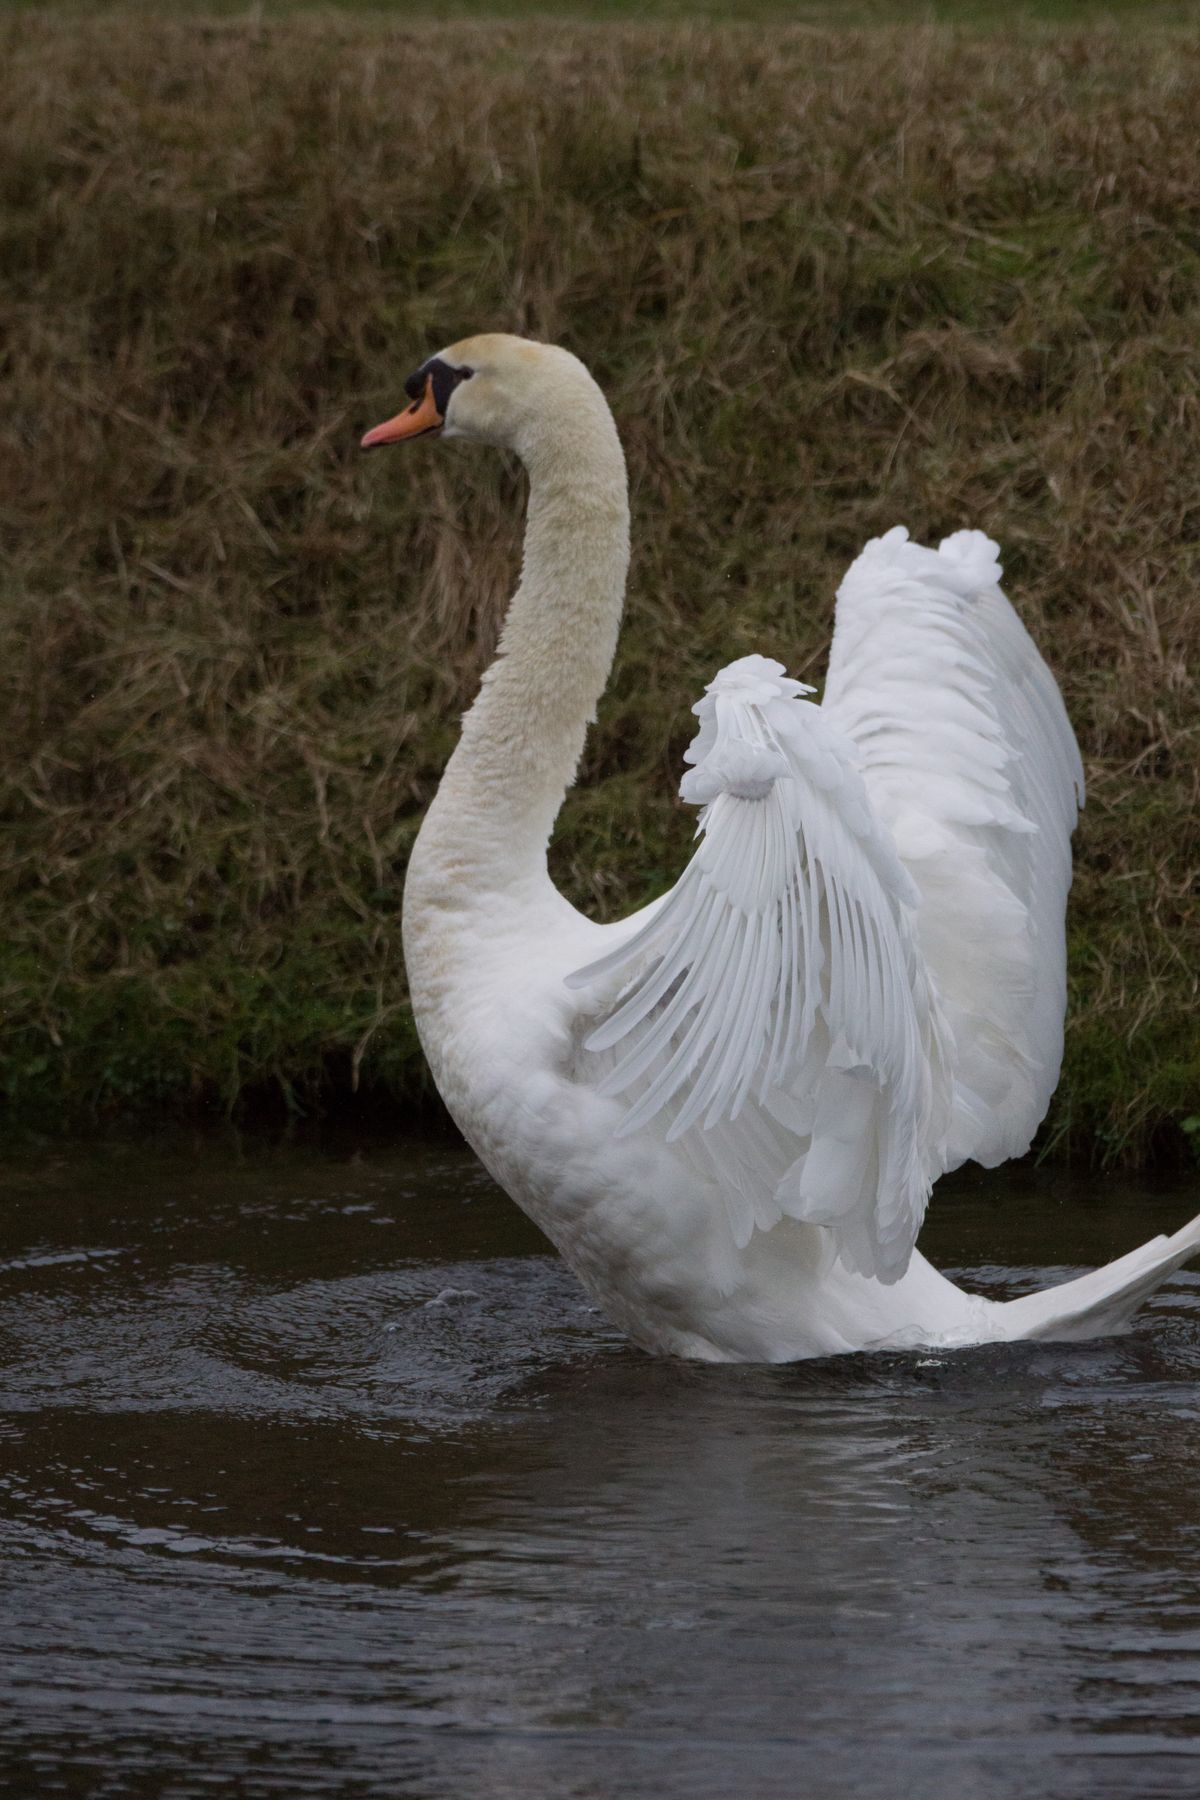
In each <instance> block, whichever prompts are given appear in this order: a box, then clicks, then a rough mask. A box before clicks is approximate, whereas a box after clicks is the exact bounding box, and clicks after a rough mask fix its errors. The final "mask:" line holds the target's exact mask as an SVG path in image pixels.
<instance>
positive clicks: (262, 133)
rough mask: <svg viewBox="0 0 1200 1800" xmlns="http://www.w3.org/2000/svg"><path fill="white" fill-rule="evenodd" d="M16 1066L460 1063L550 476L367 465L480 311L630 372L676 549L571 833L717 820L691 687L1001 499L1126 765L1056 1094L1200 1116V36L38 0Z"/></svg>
mask: <svg viewBox="0 0 1200 1800" xmlns="http://www.w3.org/2000/svg"><path fill="white" fill-rule="evenodd" d="M0 49H2V53H0V135H2V144H0V357H2V362H0V367H2V369H3V382H4V390H5V404H4V407H3V414H2V416H0V532H2V548H3V558H4V560H3V570H2V575H0V582H2V591H0V690H2V692H0V707H2V709H3V710H2V714H0V716H2V717H3V720H4V733H3V737H2V738H0V813H2V821H3V829H2V833H0V911H2V916H3V919H4V922H5V930H4V934H3V941H2V942H0V1012H2V1034H0V1087H2V1088H3V1091H4V1093H5V1094H6V1095H7V1101H8V1109H9V1112H10V1114H12V1115H16V1116H28V1115H29V1114H31V1113H32V1112H35V1111H45V1110H47V1109H51V1110H53V1109H57V1110H59V1111H61V1112H64V1113H66V1112H72V1113H79V1112H82V1111H86V1110H99V1111H109V1110H112V1109H121V1108H129V1107H135V1108H136V1107H144V1106H147V1105H163V1106H175V1107H177V1106H179V1105H181V1104H189V1103H191V1102H192V1101H194V1100H207V1101H215V1102H217V1103H221V1104H227V1105H232V1104H235V1103H237V1102H238V1101H239V1099H242V1098H244V1097H245V1096H246V1095H247V1094H250V1093H255V1092H258V1093H262V1092H264V1091H267V1090H270V1091H273V1092H275V1093H277V1094H279V1095H281V1096H283V1097H285V1098H286V1100H287V1101H288V1103H290V1104H295V1105H307V1104H310V1103H311V1102H312V1101H314V1100H315V1099H319V1098H320V1097H321V1096H323V1095H324V1096H330V1095H337V1094H338V1093H342V1092H345V1091H346V1090H347V1089H348V1088H349V1087H350V1086H351V1084H352V1083H355V1082H357V1083H358V1084H360V1085H361V1086H363V1087H366V1088H367V1089H370V1090H373V1091H374V1092H376V1093H379V1094H383V1095H386V1096H389V1097H393V1098H396V1099H399V1100H401V1101H412V1100H414V1099H415V1098H417V1097H418V1096H420V1095H421V1094H423V1093H424V1092H425V1088H424V1076H423V1074H422V1070H421V1063H420V1057H419V1053H418V1051H417V1048H416V1045H415V1042H414V1037H413V1033H412V1028H411V1022H410V1019H409V1016H408V1014H407V1012H406V1009H405V1003H404V987H403V970H402V965H401V957H400V943H399V904H400V890H401V881H402V876H403V868H404V861H405V857H406V854H407V850H408V846H409V845H410V843H411V841H412V837H413V834H414V832H415V830H416V826H417V823H418V821H419V818H420V813H421V809H422V807H423V805H424V804H425V802H426V801H427V800H428V798H429V796H430V794H431V793H432V791H433V788H434V786H435V784H436V782H437V779H438V775H439V772H440V770H441V767H442V765H443V763H444V761H445V758H446V756H447V754H448V753H449V750H450V748H451V746H452V744H453V742H454V737H455V731H456V720H457V716H458V714H459V712H460V711H461V710H462V708H463V706H464V705H465V704H466V703H468V702H469V700H470V697H471V695H472V692H473V690H474V687H475V684H476V682H477V679H478V676H479V672H480V670H481V668H482V667H483V666H484V664H485V662H486V660H487V658H488V655H489V653H490V651H491V648H492V646H493V643H494V640H495V634H496V630H497V627H498V622H499V619H500V617H501V613H502V608H503V604H504V601H505V598H506V596H507V594H508V592H509V591H510V588H511V585H512V582H513V579H514V572H515V567H516V562H517V556H518V547H519V535H520V529H521V505H522V487H521V481H520V478H519V471H518V470H517V469H516V467H515V466H513V465H511V464H506V463H504V462H503V461H502V460H501V459H498V458H497V457H495V456H494V455H489V454H487V453H485V452H479V451H471V450H469V449H465V448H464V447H462V446H454V445H447V446H433V447H431V446H428V445H416V446H413V447H411V448H410V449H408V450H407V451H406V452H404V453H401V452H395V453H391V454H390V455H388V456H384V457H379V458H376V459H373V460H371V461H370V462H364V461H363V460H362V459H360V457H359V455H358V453H357V448H356V446H357V439H358V434H359V432H360V430H361V429H362V427H363V426H364V425H366V424H369V423H372V422H374V421H375V420H376V419H377V418H379V417H383V416H385V415H386V413H387V412H388V411H389V410H394V408H395V406H396V405H397V404H398V403H399V401H400V399H401V398H402V396H401V386H400V384H401V382H402V380H403V377H404V375H405V374H406V373H407V372H408V370H409V369H410V368H412V367H413V366H414V365H415V364H416V363H417V362H419V361H420V360H421V359H422V358H424V357H425V356H426V355H428V354H429V353H430V352H432V351H433V350H435V349H436V348H437V347H438V346H439V345H441V344H443V343H446V342H448V341H451V340H453V339H454V338H456V337H458V336H460V335H463V334H464V333H466V332H468V331H471V330H475V329H480V328H488V327H492V328H505V329H511V330H516V331H524V332H529V333H532V334H535V335H538V336H543V337H548V338H555V339H559V340H561V341H563V342H565V343H567V344H568V345H569V346H570V347H571V348H573V349H575V350H577V351H578V352H579V353H580V354H581V355H582V356H583V357H584V358H585V360H587V361H588V363H589V364H590V365H591V367H592V368H593V369H594V371H595V373H596V374H597V376H598V378H599V380H600V381H601V383H602V385H603V386H604V387H605V389H606V391H607V392H608V393H609V395H610V397H611V399H612V402H613V406H614V409H615V411H616V414H617V418H618V422H619V424H620V427H621V430H622V435H623V437H624V441H625V444H626V448H627V451H628V456H629V463H630V471H631V477H632V483H633V503H634V514H635V534H636V549H635V559H634V567H633V574H632V585H631V591H630V601H629V611H628V619H627V627H626V631H625V635H624V637H623V639H622V644H621V649H620V653H619V658H618V664H617V669H616V672H615V676H614V680H613V684H612V687H611V689H610V691H609V694H608V696H607V697H606V699H605V701H604V703H603V705H602V709H601V714H600V721H599V726H598V728H597V730H596V731H595V733H594V734H593V737H592V740H591V743H590V747H589V750H588V752H587V757H586V765H585V768H584V770H583V772H582V785H581V786H580V788H579V789H578V790H577V791H576V792H575V794H574V795H573V796H572V797H571V799H570V800H569V802H568V806H567V809H566V813H565V816H564V819H563V822H562V827H561V829H560V832H559V834H558V838H557V841H556V846H555V850H554V864H555V870H556V873H557V875H558V877H559V878H560V880H561V881H562V883H563V885H564V886H565V888H566V889H567V891H568V892H569V893H570V894H571V896H572V897H573V898H574V899H576V900H577V901H578V902H579V903H581V904H583V905H584V906H587V907H591V908H595V909H596V910H597V911H598V912H600V913H602V914H605V915H612V914H616V913H618V912H619V911H621V910H622V909H625V908H627V907H629V906H631V905H634V904H637V903H639V902H640V901H642V900H645V899H646V898H648V897H649V896H650V895H651V894H653V893H654V892H656V891H659V890H661V888H662V887H663V886H664V885H665V884H666V883H667V882H668V881H669V880H670V879H671V878H672V876H673V873H674V872H675V871H677V870H678V868H679V866H680V865H681V863H682V860H683V859H684V857H685V856H686V854H687V847H688V841H689V836H690V830H691V825H692V820H691V816H690V814H689V813H685V811H684V809H682V808H681V807H680V806H679V804H678V802H677V801H676V799H675V788H676V784H677V780H678V775H679V770H680V755H681V752H682V749H683V747H684V745H685V744H686V742H687V740H688V737H689V735H690V728H691V725H692V723H693V721H692V719H691V715H690V712H689V710H688V709H689V707H690V705H691V703H692V701H693V700H694V699H695V698H696V697H697V696H698V695H699V693H700V691H701V689H702V687H703V685H704V683H705V681H706V680H708V679H709V678H710V676H711V674H712V672H713V670H714V669H715V668H717V667H719V666H720V665H721V664H722V663H723V662H725V661H727V660H728V659H729V658H730V657H731V656H734V655H736V654H740V653H744V652H746V651H749V650H752V649H753V650H761V651H764V652H767V653H770V654H775V655H778V656H779V657H780V658H781V659H782V660H783V661H784V662H786V663H787V665H788V666H789V668H790V669H791V670H792V671H793V672H795V673H798V674H802V675H805V676H807V677H808V678H809V679H812V678H813V676H814V675H819V672H820V670H821V669H822V667H823V662H824V656H825V648H826V644H827V641H828V636H829V629H830V622H831V616H832V605H833V594H834V589H835V587H836V584H837V581H838V579H839V577H840V574H841V572H842V570H843V569H844V567H845V565H846V563H847V561H848V560H849V559H850V557H851V556H852V555H853V554H854V553H855V551H856V550H857V549H858V548H859V546H860V545H861V544H862V542H863V541H864V540H865V539H866V538H867V537H869V536H871V535H872V534H874V533H877V532H879V531H881V530H883V529H886V528H887V527H888V526H890V525H892V524H894V523H895V522H897V521H904V522H905V523H907V524H908V525H909V526H910V527H911V528H912V530H913V531H914V533H915V534H917V535H920V536H922V537H927V538H932V539H935V540H936V538H937V537H938V536H940V535H942V534H943V533H944V532H946V531H948V530H950V529H952V528H954V527H956V526H957V525H959V524H961V523H964V522H970V523H974V524H978V525H981V526H983V527H984V528H985V529H987V530H988V531H990V532H991V533H992V534H993V535H994V536H995V537H997V538H998V539H999V540H1000V542H1001V544H1002V546H1003V548H1004V554H1005V563H1006V568H1007V572H1008V586H1009V590H1010V592H1011V593H1012V595H1013V597H1014V599H1015V601H1016V603H1017V605H1018V607H1019V608H1020V610H1021V612H1022V614H1023V616H1024V617H1025V618H1026V620H1027V621H1028V622H1029V624H1030V626H1031V628H1032V629H1033V630H1034V632H1035V633H1036V635H1037V636H1038V638H1039V641H1040V642H1041V643H1042V644H1043V646H1044V648H1045V650H1046V653H1047V655H1048V657H1049V659H1050V661H1051V664H1052V665H1053V667H1054V668H1055V670H1056V671H1057V673H1058V674H1059V676H1060V678H1061V680H1062V682H1063V685H1064V688H1065V691H1066V695H1067V702H1068V706H1069V709H1070V711H1071V715H1072V718H1073V719H1074V720H1075V722H1076V725H1077V728H1078V731H1079V735H1080V740H1081V743H1082V747H1083V751H1084V756H1085V760H1086V762H1087V765H1088V771H1089V776H1090V780H1091V800H1090V804H1089V808H1088V811H1087V813H1086V815H1085V820H1084V824H1083V827H1082V830H1081V833H1080V837H1079V840H1078V876H1077V882H1076V890H1075V894H1074V897H1073V901H1072V910H1071V921H1070V935H1071V970H1072V1011H1071V1023H1070V1029H1069V1034H1068V1044H1067V1062H1066V1068H1065V1072H1064V1078H1063V1082H1062V1086H1061V1088H1060V1091H1059V1096H1058V1099H1057V1100H1056V1103H1055V1109H1054V1112H1053V1114H1052V1117H1051V1121H1050V1123H1049V1126H1048V1131H1047V1142H1048V1144H1050V1145H1052V1146H1053V1147H1055V1148H1057V1149H1060V1150H1070V1151H1072V1152H1074V1153H1077V1154H1088V1153H1099V1154H1101V1155H1104V1156H1107V1157H1113V1158H1117V1157H1119V1158H1124V1159H1126V1160H1129V1161H1133V1160H1137V1159H1139V1158H1141V1159H1144V1158H1146V1157H1148V1156H1150V1155H1153V1154H1163V1155H1169V1154H1172V1153H1177V1152H1179V1151H1180V1150H1182V1148H1183V1147H1184V1145H1185V1143H1186V1141H1187V1137H1188V1130H1189V1129H1191V1130H1192V1131H1193V1133H1194V1130H1195V1119H1196V1116H1197V1115H1200V1007H1198V1005H1197V970H1198V968H1200V808H1198V805H1197V802H1198V800H1200V773H1198V771H1200V759H1198V755H1197V750H1198V740H1200V707H1198V704H1197V702H1198V699H1200V695H1198V693H1197V666H1196V665H1197V657H1198V654H1200V601H1198V599H1197V595H1198V593H1200V532H1198V527H1200V385H1198V378H1197V371H1198V369H1200V197H1198V193H1200V190H1198V189H1197V185H1196V178H1195V175H1196V161H1195V141H1196V139H1195V122H1196V118H1197V116H1200V39H1197V38H1196V37H1194V36H1192V35H1190V34H1187V33H1183V34H1179V33H1174V34H1169V35H1168V34H1155V33H1153V32H1139V33H1136V34H1132V35H1129V34H1126V35H1120V34H1116V33H1113V32H1097V31H1089V32H1087V33H1076V32H1068V31H1062V32H1055V33H1052V34H1046V33H1034V34H1028V35H1023V36H1021V35H1016V36H1014V37H1013V38H1011V39H1010V40H1009V41H1008V42H1007V43H1006V46H1005V52H1004V55H1003V57H999V56H997V54H996V51H995V46H994V42H989V41H986V40H982V39H975V38H971V37H969V36H962V35H960V34H956V33H952V32H950V31H946V30H942V29H939V28H936V27H926V28H908V29H897V30H885V29H880V30H875V31H872V32H868V33H861V34H857V33H854V32H848V31H838V32H824V31H814V30H811V29H791V28H787V27H783V26H778V27H772V28H770V29H757V30H755V31H754V32H748V31H742V30H739V29H736V28H727V29H708V28H703V27H699V26H695V25H690V26H672V25H661V26H644V27H640V28H637V29H634V28H630V29H624V28H621V27H612V28H607V29H604V30H599V29H596V28H593V27H589V26H586V25H574V26H572V25H547V24H546V23H544V22H543V23H541V24H539V25H536V26H533V25H512V24H510V25H500V24H496V25H488V26H476V27H473V28H470V29H466V28H462V27H454V26H448V27H437V26H432V25H422V26H405V27H403V28H401V27H398V26H396V25H395V24H394V23H392V22H389V21H387V20H381V19H380V18H379V17H377V16H363V17H361V18H355V17H351V16H350V15H348V14H336V15H327V16H325V17H323V18H321V19H320V20H317V19H308V18H305V17H300V16H297V17H290V18H287V19H285V20H280V21H275V20H272V19H268V20H267V21H266V22H265V23H264V22H263V21H262V20H260V19H257V20H256V19H241V20H230V21H208V22H198V21H196V20H194V19H193V20H187V19H169V18H168V19H157V20H156V19H145V18H138V19H136V20H135V19H132V18H130V17H125V16H122V15H113V14H106V15H105V16H104V17H103V18H97V19H91V20H89V19H86V18H79V17H76V18H70V17H64V16H62V15H61V14H57V13H56V14H50V13H32V14H31V13H28V12H25V13H22V14H21V16H20V19H19V22H18V19H17V18H16V16H15V15H14V16H13V17H10V18H9V19H8V21H7V22H4V21H0Z"/></svg>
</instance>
